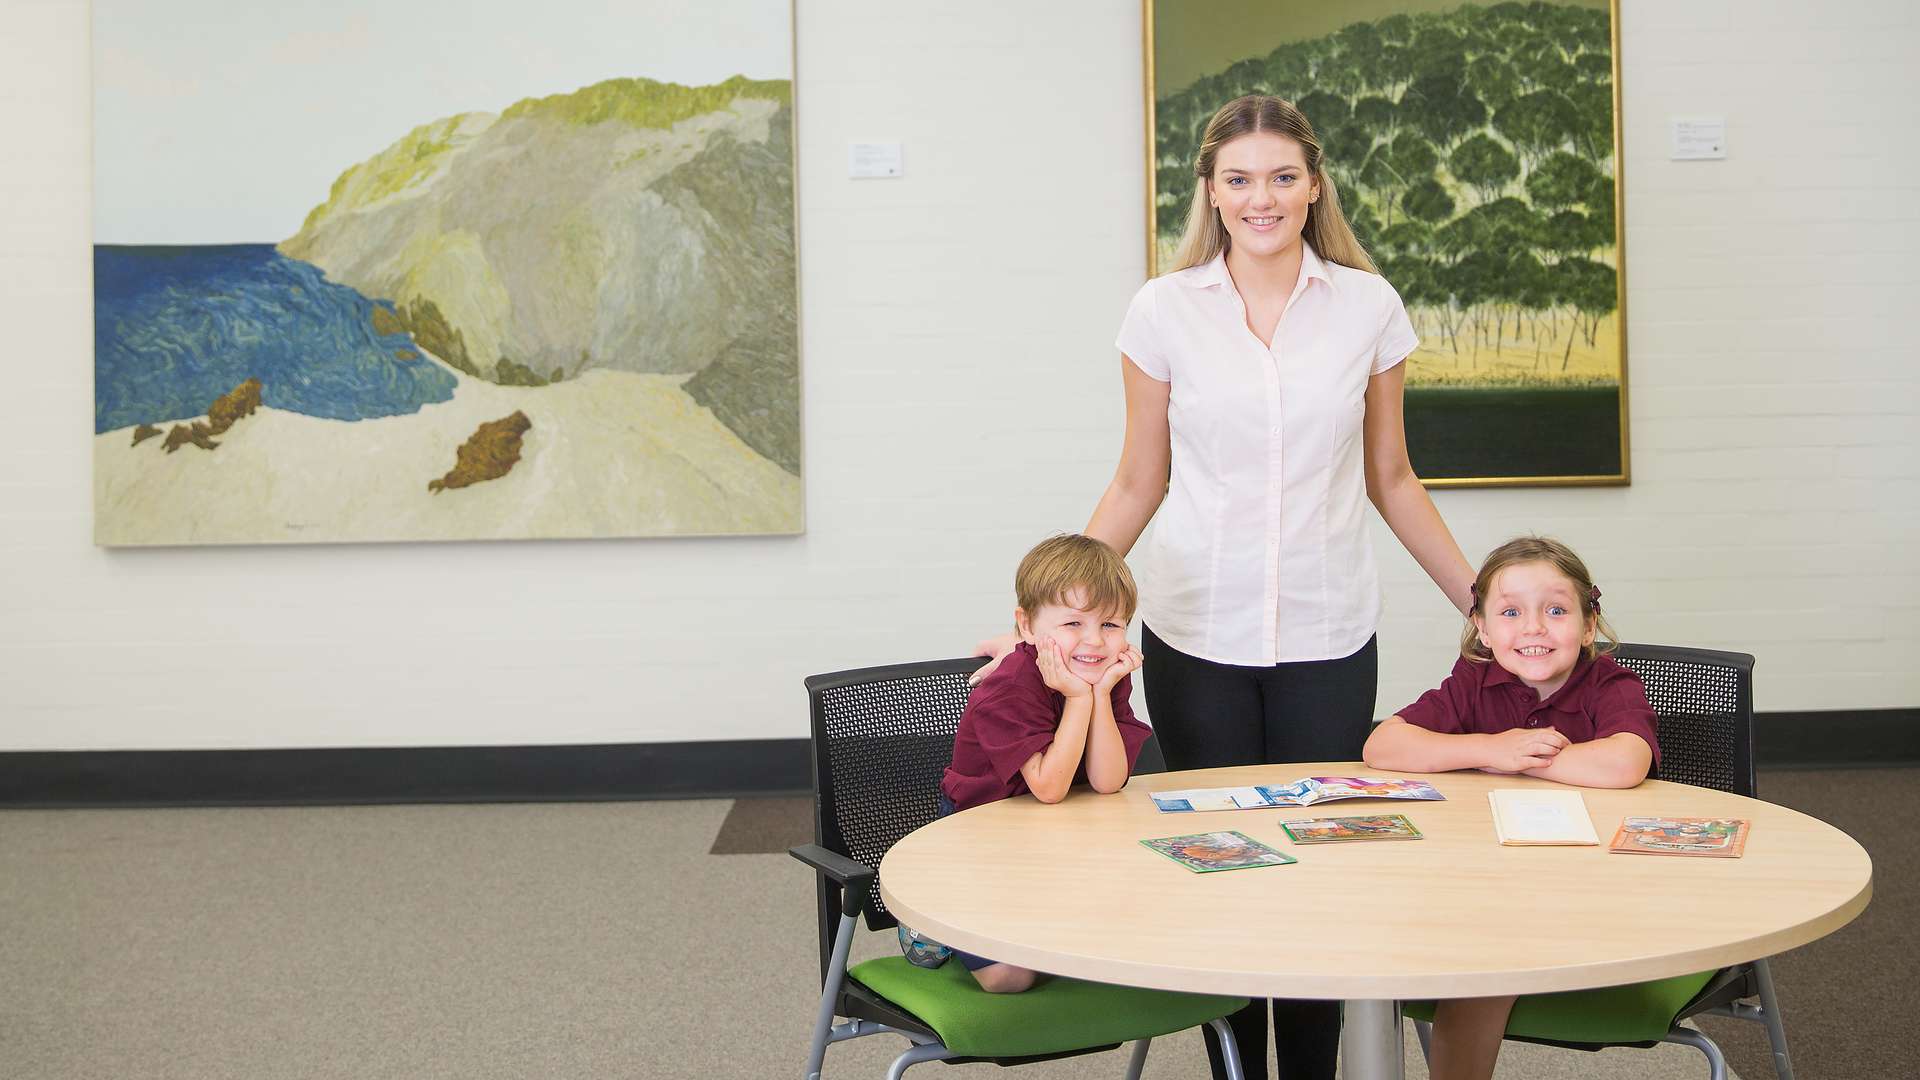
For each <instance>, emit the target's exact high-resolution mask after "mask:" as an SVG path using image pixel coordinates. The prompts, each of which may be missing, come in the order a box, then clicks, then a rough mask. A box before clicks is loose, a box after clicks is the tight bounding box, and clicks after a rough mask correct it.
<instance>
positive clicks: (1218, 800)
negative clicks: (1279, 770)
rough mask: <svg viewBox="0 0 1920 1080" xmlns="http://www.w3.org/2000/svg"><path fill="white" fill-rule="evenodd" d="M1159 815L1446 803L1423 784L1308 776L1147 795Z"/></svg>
mask: <svg viewBox="0 0 1920 1080" xmlns="http://www.w3.org/2000/svg"><path fill="white" fill-rule="evenodd" d="M1149 794H1150V795H1151V796H1152V798H1153V805H1155V806H1157V807H1159V808H1160V812H1161V813H1163V814H1184V813H1191V812H1195V811H1200V810H1262V809H1269V808H1272V807H1282V806H1312V805H1313V804H1314V803H1322V802H1331V801H1333V800H1335V799H1423V800H1427V801H1440V802H1444V801H1446V798H1447V797H1446V796H1445V795H1442V794H1440V793H1439V792H1438V791H1435V790H1434V789H1433V785H1432V784H1429V783H1427V782H1426V781H1425V780H1396V779H1393V778H1391V777H1386V776H1309V777H1307V778H1305V779H1303V780H1294V781H1292V782H1290V783H1285V784H1255V785H1253V786H1251V787H1234V788H1193V789H1191V790H1187V791H1154V792H1150V793H1149Z"/></svg>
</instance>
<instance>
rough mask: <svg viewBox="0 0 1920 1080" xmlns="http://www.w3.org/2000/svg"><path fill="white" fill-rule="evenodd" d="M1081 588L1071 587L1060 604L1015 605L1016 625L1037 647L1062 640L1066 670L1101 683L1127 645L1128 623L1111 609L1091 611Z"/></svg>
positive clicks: (1021, 638)
mask: <svg viewBox="0 0 1920 1080" xmlns="http://www.w3.org/2000/svg"><path fill="white" fill-rule="evenodd" d="M1085 602H1086V601H1085V599H1084V597H1083V596H1082V595H1081V590H1079V589H1071V590H1068V592H1067V594H1066V595H1065V596H1062V597H1061V598H1060V600H1059V602H1057V603H1051V604H1041V605H1040V607H1039V608H1038V609H1036V610H1034V611H1027V610H1024V609H1022V608H1015V609H1014V612H1013V620H1014V624H1015V625H1016V626H1017V627H1018V628H1019V631H1020V640H1022V641H1024V642H1026V643H1027V644H1029V645H1032V646H1034V647H1036V648H1039V647H1042V646H1041V642H1043V641H1047V640H1052V641H1056V642H1059V644H1060V653H1061V655H1063V656H1065V657H1066V658H1067V670H1069V671H1071V672H1073V673H1074V674H1075V675H1077V676H1079V677H1080V678H1082V679H1085V680H1086V681H1087V683H1088V684H1089V685H1098V684H1099V682H1100V677H1101V676H1102V675H1104V674H1106V671H1107V668H1109V667H1111V666H1113V661H1114V658H1115V657H1117V656H1119V655H1120V650H1121V649H1124V648H1126V647H1127V624H1126V621H1125V620H1124V619H1122V618H1120V616H1118V615H1115V614H1114V613H1112V612H1099V611H1088V610H1086V609H1085V608H1084V607H1081V606H1080V605H1082V604H1084V603H1085Z"/></svg>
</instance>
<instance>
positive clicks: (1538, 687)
mask: <svg viewBox="0 0 1920 1080" xmlns="http://www.w3.org/2000/svg"><path fill="white" fill-rule="evenodd" d="M1473 624H1474V625H1475V626H1477V627H1479V628H1480V643H1481V644H1482V645H1485V646H1486V647H1487V651H1489V652H1491V653H1492V654H1493V662H1494V663H1496V664H1499V665H1500V666H1501V667H1503V668H1505V669H1507V670H1508V671H1510V672H1512V673H1513V674H1514V675H1516V676H1518V677H1519V679H1520V681H1521V682H1523V683H1526V684H1527V685H1528V686H1530V687H1532V688H1533V690H1534V692H1535V693H1537V694H1539V695H1540V696H1541V698H1543V699H1544V698H1546V697H1549V696H1550V695H1552V693H1553V692H1554V691H1555V690H1558V689H1560V687H1562V686H1563V685H1565V684H1566V681H1567V676H1568V675H1571V674H1572V673H1573V669H1574V666H1575V665H1576V664H1578V663H1579V662H1580V658H1581V657H1583V656H1585V655H1586V648H1587V646H1588V645H1591V644H1592V643H1593V633H1594V626H1593V621H1592V619H1591V618H1589V613H1588V611H1587V605H1586V603H1585V602H1584V601H1583V600H1581V599H1580V598H1579V597H1577V596H1575V595H1574V584H1573V582H1572V581H1570V580H1568V578H1567V576H1566V575H1565V574H1563V573H1561V572H1560V571H1559V570H1557V569H1555V568H1554V567H1553V566H1552V565H1551V564H1548V563H1544V562H1523V563H1515V564H1513V565H1512V566H1509V567H1506V568H1505V569H1503V570H1501V571H1500V572H1499V573H1497V574H1495V575H1494V576H1493V581H1492V582H1490V583H1489V585H1488V588H1487V597H1486V600H1485V601H1484V602H1482V604H1481V608H1480V611H1478V612H1476V613H1475V614H1474V617H1473Z"/></svg>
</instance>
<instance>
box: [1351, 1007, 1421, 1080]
mask: <svg viewBox="0 0 1920 1080" xmlns="http://www.w3.org/2000/svg"><path fill="white" fill-rule="evenodd" d="M1401 1038H1402V1036H1401V1034H1400V1003H1399V1002H1397V1001H1349V1002H1347V1003H1346V1019H1345V1020H1344V1021H1343V1022H1342V1024H1341V1027H1340V1075H1341V1076H1343V1077H1345V1078H1346V1080H1405V1077H1406V1069H1405V1056H1406V1052H1405V1050H1404V1049H1403V1048H1402V1046H1403V1044H1402V1042H1401Z"/></svg>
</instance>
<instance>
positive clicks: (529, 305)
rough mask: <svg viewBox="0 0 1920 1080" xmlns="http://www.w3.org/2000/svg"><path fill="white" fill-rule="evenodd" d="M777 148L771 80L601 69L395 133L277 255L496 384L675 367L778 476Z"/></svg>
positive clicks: (784, 393)
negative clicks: (605, 76)
mask: <svg viewBox="0 0 1920 1080" xmlns="http://www.w3.org/2000/svg"><path fill="white" fill-rule="evenodd" d="M792 160H793V152H792V109H791V105H790V89H789V84H788V83H786V82H784V81H780V82H754V81H750V80H747V79H740V78H736V79H730V80H728V81H726V82H724V83H720V84H718V85H715V86H708V87H693V88H689V87H682V86H676V85H673V84H670V83H658V82H653V81H650V80H646V79H617V80H612V81H609V82H605V83H599V84H596V85H594V86H590V87H587V88H585V89H583V90H580V91H578V92H576V93H572V94H564V95H558V96H554V97H548V98H539V99H528V100H525V101H521V102H519V103H518V104H515V105H513V106H512V107H510V108H508V109H507V110H506V111H505V112H503V113H501V114H499V115H498V116H494V115H491V114H486V113H467V114H463V115H460V116H455V117H450V118H447V119H444V120H440V121H436V122H434V123H431V124H426V125H424V126H421V127H419V128H416V129H414V130H413V131H412V132H410V133H409V134H408V135H407V136H406V137H404V138H403V139H401V140H400V141H399V142H397V143H395V144H394V145H393V146H391V147H389V148H388V149H387V150H385V151H383V152H381V153H380V154H378V155H376V156H374V157H373V158H371V159H369V160H367V161H365V162H363V163H361V164H359V165H356V166H354V167H353V168H351V169H349V170H347V172H345V173H344V174H342V175H341V177H340V178H339V179H338V180H337V181H336V182H335V183H334V185H333V189H332V191H331V193H330V194H329V196H328V198H327V201H326V202H325V203H324V204H322V205H320V206H318V207H316V208H315V209H314V210H313V212H312V213H311V214H309V215H308V217H307V220H306V223H305V224H304V225H303V226H302V228H301V230H300V232H299V233H298V234H297V235H295V236H294V237H292V238H291V239H289V240H287V241H285V242H284V243H282V244H281V245H280V251H281V252H282V253H283V254H285V255H287V256H289V257H291V258H297V259H301V260H304V261H307V262H310V263H313V264H315V265H317V266H319V267H320V268H322V269H323V270H325V271H326V273H327V276H328V277H329V278H331V279H332V280H335V281H338V282H341V283H343V284H346V285H350V286H352V287H353V288H354V289H357V290H359V291H360V292H362V293H364V294H366V295H367V296H372V297H381V298H385V299H388V300H391V301H392V302H393V303H394V305H395V308H396V313H395V315H396V318H398V319H400V320H404V321H405V323H406V325H407V328H408V329H409V330H411V331H412V332H413V335H414V339H415V340H416V341H418V342H419V343H420V344H421V345H422V346H423V347H425V348H428V349H431V350H435V351H436V354H437V355H441V358H442V359H443V360H447V361H448V362H449V363H451V364H454V365H455V366H457V367H460V368H462V369H463V370H471V371H474V372H476V373H477V374H479V375H480V376H482V377H484V378H487V379H489V380H491V381H493V382H496V383H502V384H511V385H529V384H533V385H538V384H541V383H546V382H551V381H555V380H556V379H560V380H570V379H573V378H575V377H577V376H578V375H580V374H581V373H582V372H583V371H586V370H591V369H599V368H604V369H612V370H618V371H628V372H637V373H643V374H668V375H684V376H689V378H688V379H687V380H686V382H685V384H684V389H685V390H686V392H687V393H688V394H690V395H691V396H692V397H693V398H694V400H695V401H697V402H698V403H699V404H701V405H704V406H706V407H707V408H709V409H711V410H712V411H713V414H714V416H715V417H716V418H717V419H719V420H720V422H721V423H723V424H725V425H726V426H727V427H728V428H730V429H732V430H733V431H734V433H735V434H737V435H738V436H739V437H740V439H741V440H742V441H743V442H745V443H746V444H747V445H748V446H750V447H752V448H753V449H754V450H755V451H756V452H758V453H759V454H761V455H762V456H764V457H766V458H767V459H769V460H771V461H773V462H774V463H776V464H778V465H779V466H780V467H781V468H783V469H785V470H786V471H787V472H789V473H793V474H796V475H797V474H798V472H799V465H800V444H799V364H798V334H797V316H796V310H795V304H796V298H795V279H794V272H795V271H794V247H793V218H794V212H793V168H792ZM415 323H420V324H421V325H414V324H415ZM456 342H457V343H458V354H457V355H452V356H449V355H445V354H442V353H441V352H440V350H439V349H436V343H447V345H446V346H445V347H448V348H451V344H452V343H456Z"/></svg>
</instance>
